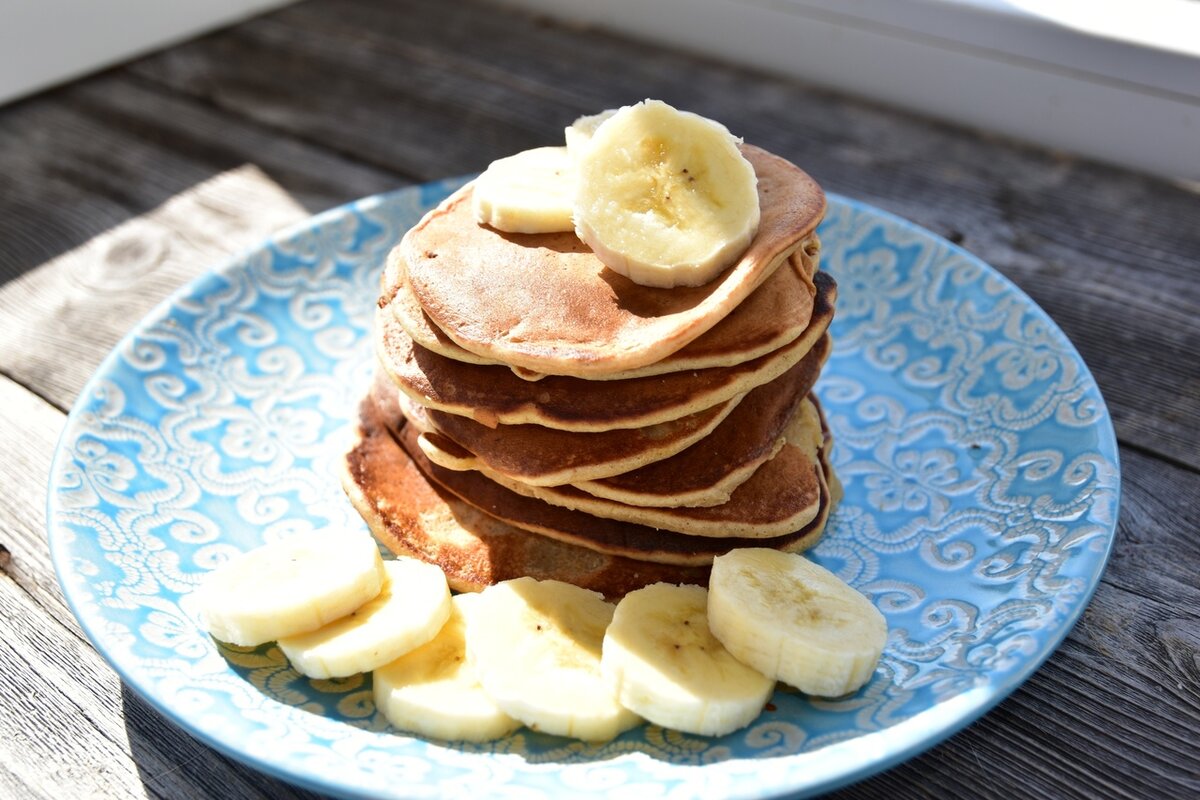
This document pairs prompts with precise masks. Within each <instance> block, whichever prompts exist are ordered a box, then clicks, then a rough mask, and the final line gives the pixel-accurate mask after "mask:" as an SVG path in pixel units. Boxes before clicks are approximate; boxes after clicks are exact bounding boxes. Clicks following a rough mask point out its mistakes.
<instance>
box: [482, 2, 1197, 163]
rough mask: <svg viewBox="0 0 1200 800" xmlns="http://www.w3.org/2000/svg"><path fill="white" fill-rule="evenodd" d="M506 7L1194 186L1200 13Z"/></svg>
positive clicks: (1024, 5) (1187, 6)
mask: <svg viewBox="0 0 1200 800" xmlns="http://www.w3.org/2000/svg"><path fill="white" fill-rule="evenodd" d="M506 2H508V3H509V4H510V5H515V6H521V7H524V8H530V9H535V10H538V11H541V12H543V13H546V14H549V15H552V16H558V17H561V18H566V19H570V20H573V21H577V22H585V23H592V24H595V25H598V26H600V27H604V28H608V29H611V30H614V31H620V32H624V33H628V34H630V35H632V36H635V37H639V38H641V39H644V40H647V41H657V42H665V43H669V44H672V45H675V46H679V47H683V48H686V49H689V50H693V51H696V52H701V53H710V54H713V55H715V56H717V57H720V58H724V59H728V60H733V61H737V62H741V63H743V64H748V65H750V66H754V67H759V68H762V69H764V70H767V71H770V72H774V73H778V74H783V75H788V76H792V77H796V78H799V79H800V80H803V81H805V82H809V83H814V84H817V85H820V86H825V87H829V88H833V89H838V90H842V91H846V92H850V93H853V94H857V95H860V96H864V97H868V98H872V99H875V100H879V101H881V102H884V103H887V104H890V105H893V106H897V107H901V108H907V109H912V110H914V111H918V112H922V113H926V114H931V115H933V116H937V117H941V118H943V119H947V120H950V121H953V122H958V123H963V124H966V125H970V126H974V127H977V128H979V129H982V130H987V131H992V132H997V133H1002V134H1006V135H1009V136H1013V137H1016V138H1019V139H1023V140H1025V141H1029V142H1034V143H1038V144H1041V145H1044V146H1049V147H1052V148H1057V149H1062V150H1066V151H1069V152H1074V153H1079V154H1082V155H1085V156H1089V157H1092V158H1096V159H1099V160H1102V161H1108V162H1111V163H1116V164H1121V165H1124V166H1129V167H1133V168H1135V169H1140V170H1144V171H1148V172H1152V173H1155V174H1158V175H1162V176H1165V177H1167V178H1170V179H1178V180H1183V181H1200V2H1196V0H603V1H601V0H506ZM637 99H640V98H637Z"/></svg>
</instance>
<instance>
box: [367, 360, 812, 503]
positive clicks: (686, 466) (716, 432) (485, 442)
mask: <svg viewBox="0 0 1200 800" xmlns="http://www.w3.org/2000/svg"><path fill="white" fill-rule="evenodd" d="M829 350H830V345H829V339H828V337H824V338H822V339H821V341H820V342H818V343H817V345H816V346H815V347H814V348H813V349H812V350H810V351H809V353H808V355H806V356H805V357H804V358H802V359H800V362H799V363H797V364H796V365H795V366H793V367H792V368H791V369H789V370H788V371H787V372H785V373H784V374H783V375H781V376H779V377H778V378H776V379H775V380H773V381H770V382H769V383H765V384H763V385H762V386H759V387H757V388H755V389H753V390H752V391H750V392H749V393H748V394H746V395H745V396H744V397H743V398H741V399H740V401H739V402H738V403H737V405H736V407H734V408H733V410H732V413H730V414H728V416H725V417H724V419H721V420H718V423H719V424H716V425H714V426H713V429H712V430H711V431H710V432H707V433H703V434H701V435H700V436H697V437H696V438H697V439H698V441H697V442H696V443H695V444H693V445H691V446H690V447H687V448H686V449H685V448H684V447H679V448H678V449H677V450H675V448H674V444H675V442H674V441H673V440H669V439H668V440H666V441H665V442H662V441H660V440H659V439H660V437H661V436H664V435H668V434H669V433H670V429H671V426H672V425H673V424H676V423H663V424H661V425H655V426H651V427H650V428H632V429H629V430H627V431H606V432H603V433H574V432H570V431H556V430H553V429H551V428H545V427H542V426H540V425H497V426H496V427H495V428H488V427H487V426H485V425H481V424H479V423H477V422H475V421H473V420H469V419H467V418H466V417H461V416H458V415H456V414H445V413H443V412H439V411H433V410H430V409H425V408H421V407H420V406H417V405H416V404H415V403H413V402H412V401H411V400H409V399H408V398H403V402H402V403H401V405H402V406H404V408H403V413H404V414H405V415H406V416H408V417H409V418H410V419H412V418H413V417H414V416H417V417H419V418H418V419H414V420H413V421H414V422H416V423H417V426H418V427H419V428H421V429H422V430H426V429H432V430H436V431H437V432H438V433H441V434H443V435H444V436H446V437H447V438H448V439H450V440H451V441H452V442H454V443H455V444H456V445H458V446H459V447H461V448H462V449H464V450H466V451H468V452H469V453H470V454H471V456H473V457H474V458H476V459H478V461H479V462H480V463H481V464H482V465H483V467H484V468H485V469H486V470H487V471H489V472H494V473H499V474H500V475H503V476H504V477H506V478H509V479H511V480H516V481H519V482H521V483H526V484H530V485H535V486H560V485H563V484H567V483H570V484H574V485H576V486H578V487H579V488H581V489H583V490H584V491H586V492H588V493H589V494H593V495H596V496H597V497H605V498H609V499H612V500H616V501H619V502H622V503H629V504H631V505H645V506H705V505H716V504H718V503H723V502H726V501H727V500H728V499H729V495H730V493H731V492H732V491H733V490H734V489H736V488H737V487H738V486H739V485H741V483H742V482H743V481H745V480H746V479H748V478H749V477H750V475H751V474H752V473H753V471H754V470H755V469H756V468H757V467H758V466H759V465H761V464H762V463H763V462H764V461H766V460H767V459H769V458H771V457H772V456H773V455H775V453H776V452H778V450H779V448H780V447H782V446H783V433H784V429H785V427H786V426H787V424H788V422H789V420H790V419H791V417H792V415H793V413H794V412H795V410H796V407H797V405H798V404H799V403H800V401H801V400H802V399H803V398H804V397H805V395H807V394H808V392H809V390H810V389H811V388H812V386H813V384H815V383H816V381H817V377H818V376H819V374H820V371H821V367H822V366H823V365H824V363H825V360H826V358H827V357H828V354H829ZM389 390H390V392H389ZM380 391H381V392H389V393H390V394H391V395H392V399H393V402H394V397H395V394H396V392H395V387H394V386H392V385H391V384H390V383H387V382H386V381H385V382H384V384H383V386H382V387H381V390H380ZM377 396H378V395H377ZM707 413H708V412H703V413H702V414H700V415H693V417H685V418H684V420H681V421H680V422H682V421H686V420H691V419H693V418H694V417H695V416H705V415H706V414H707ZM689 438H690V436H689ZM596 440H601V441H602V442H603V443H604V444H605V446H606V448H608V449H611V450H612V451H615V452H617V453H619V454H622V455H623V456H625V457H626V459H627V460H629V461H634V460H635V459H636V460H640V462H641V463H640V464H637V465H631V466H628V467H627V468H626V469H624V470H616V469H614V468H613V462H609V463H601V464H596V463H594V459H595V458H596V453H595V452H593V451H592V450H590V449H589V445H590V444H592V443H593V442H594V441H596ZM634 447H636V448H638V449H637V450H634V449H633V448H634ZM672 450H675V452H671V451H672ZM602 453H603V451H601V454H602ZM435 460H436V459H435ZM444 466H450V465H449V464H446V465H444ZM547 466H553V467H555V468H559V469H557V471H555V472H549V471H548V470H546V469H545V467H547ZM609 470H611V471H609ZM590 471H605V472H606V473H607V475H606V476H605V477H602V478H601V479H596V480H591V479H585V478H582V477H579V476H581V475H584V474H586V473H587V472H590ZM531 473H532V474H534V477H535V479H534V480H528V479H526V477H524V476H526V475H529V474H531ZM547 475H557V476H559V477H562V478H565V479H561V480H546V479H545V478H546V476H547Z"/></svg>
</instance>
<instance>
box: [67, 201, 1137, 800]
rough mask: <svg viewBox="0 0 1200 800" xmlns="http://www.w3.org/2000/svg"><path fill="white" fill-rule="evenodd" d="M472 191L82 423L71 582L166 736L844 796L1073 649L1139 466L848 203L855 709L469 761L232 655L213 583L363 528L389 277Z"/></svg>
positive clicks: (840, 212) (242, 309)
mask: <svg viewBox="0 0 1200 800" xmlns="http://www.w3.org/2000/svg"><path fill="white" fill-rule="evenodd" d="M460 182H461V181H446V182H442V183H438V184H431V185H427V186H423V187H415V188H412V189H406V190H402V191H399V192H396V193H393V194H391V195H387V196H383V197H378V198H369V199H367V200H364V201H360V202H359V203H356V204H353V205H351V206H348V207H345V208H342V209H337V210H335V211H333V212H329V213H327V214H324V215H322V216H320V217H317V218H315V219H314V220H312V221H310V222H309V223H306V224H305V225H303V226H300V227H298V228H296V229H293V230H292V231H290V232H287V233H285V234H282V235H280V236H278V237H276V238H275V239H274V240H273V241H272V242H270V243H268V244H267V245H265V246H264V247H262V248H261V249H259V250H256V251H254V252H253V253H250V254H248V255H247V256H245V257H243V258H241V259H239V260H237V261H235V262H233V263H232V264H230V265H228V266H227V267H226V268H224V269H223V270H221V271H220V272H218V273H215V274H212V275H209V276H207V277H205V278H203V279H201V280H199V281H197V282H196V283H194V284H193V285H191V286H189V287H187V288H186V289H185V290H184V291H183V292H181V293H180V294H179V295H177V296H176V297H174V298H172V299H171V300H170V301H168V302H167V303H165V304H164V305H163V306H162V307H160V308H159V309H158V310H157V311H156V312H155V313H154V314H152V315H151V316H150V317H148V318H147V320H146V321H144V322H143V323H142V324H141V325H140V326H139V327H138V329H137V330H136V331H134V333H133V334H131V335H130V337H128V338H127V339H126V340H124V341H123V342H122V343H121V345H120V346H119V347H118V348H117V349H116V350H115V351H114V353H113V354H112V355H111V356H110V357H109V359H108V360H107V361H106V362H105V363H104V365H102V367H101V368H100V370H99V372H98V373H97V376H96V377H95V378H94V379H93V381H92V382H91V383H90V384H89V385H88V387H87V388H86V389H85V391H84V392H83V394H82V396H81V397H80V399H79V401H78V403H77V404H76V407H75V409H74V410H73V411H72V413H71V416H70V418H69V421H68V424H67V429H66V431H65V433H64V437H63V441H62V443H61V445H60V449H59V452H58V454H57V457H56V461H55V468H54V470H53V474H52V477H51V489H50V497H49V505H50V513H49V529H50V540H51V546H52V550H53V554H54V557H55V563H56V566H57V568H58V572H59V576H60V579H61V581H62V583H63V586H64V590H65V592H66V595H67V597H68V600H69V601H70V603H71V605H72V607H73V609H74V610H75V613H76V614H77V616H78V617H79V619H80V621H81V622H82V624H83V626H84V627H85V629H86V630H87V632H88V634H89V635H90V636H91V638H92V640H93V641H94V642H95V643H96V645H97V647H98V648H99V649H100V651H101V652H102V653H103V654H104V655H105V656H106V657H107V658H108V659H109V660H110V661H111V662H112V663H113V665H114V666H115V668H116V669H117V670H118V672H120V674H121V675H122V676H123V677H124V679H125V680H126V681H127V682H129V683H130V684H131V685H132V686H134V687H135V688H136V689H137V690H138V691H139V692H141V693H142V694H143V695H144V696H146V697H147V698H149V700H150V701H151V702H152V703H153V704H154V705H155V706H157V707H158V708H159V709H160V710H161V711H162V712H163V713H165V714H166V715H167V716H169V717H171V718H172V719H174V720H175V721H177V722H178V723H179V724H181V725H183V726H184V727H185V728H186V729H188V730H190V731H191V732H193V733H194V734H196V735H198V736H199V737H201V738H202V739H204V740H206V741H207V742H209V743H210V744H213V745H214V746H216V747H218V748H220V749H222V750H224V751H226V752H228V753H230V754H232V755H234V756H236V757H238V758H241V759H243V760H246V761H248V762H249V763H251V764H254V765H256V766H258V767H259V768H262V769H264V770H267V771H270V772H273V773H276V774H278V775H281V776H283V777H286V778H288V779H290V780H293V781H296V782H298V783H302V784H306V785H308V786H311V787H314V788H317V789H320V790H323V791H328V792H334V793H338V794H344V795H353V796H367V795H373V796H396V795H399V794H404V795H406V796H407V795H412V794H417V795H429V796H442V795H447V794H449V795H455V796H457V795H467V794H476V793H479V792H484V791H486V792H488V793H496V792H500V793H502V794H506V795H512V796H520V797H549V796H552V795H555V794H558V793H560V792H561V791H563V790H569V791H571V792H572V793H574V794H581V795H582V794H593V795H602V794H607V793H610V792H617V791H620V792H622V793H624V792H636V791H639V790H641V791H644V792H646V793H650V794H661V795H672V794H686V795H689V796H692V795H702V796H712V797H732V796H753V795H760V794H761V795H771V794H776V793H780V792H810V791H818V790H821V789H825V788H829V787H831V786H833V785H837V784H839V783H843V782H845V781H847V780H851V779H853V778H857V777H862V776H864V775H866V774H869V773H871V772H873V771H876V770H878V769H881V768H883V767H885V766H887V765H888V764H890V763H894V762H895V761H896V760H898V759H900V758H902V757H904V756H905V755H907V754H911V753H912V752H915V751H917V750H918V749H920V748H922V747H925V746H928V745H930V744H932V743H934V742H936V741H938V740H939V739H941V738H944V737H945V736H947V735H949V734H950V733H951V732H953V731H954V730H956V729H957V728H959V727H961V726H962V725H964V724H966V723H967V722H969V721H971V719H973V718H974V717H975V716H977V715H978V714H980V713H982V712H983V711H984V710H986V708H988V707H990V706H991V705H992V704H994V703H995V702H997V701H998V700H999V699H1000V698H1002V697H1003V696H1004V695H1005V694H1007V693H1008V692H1009V691H1011V690H1012V689H1013V688H1014V687H1015V686H1016V685H1017V684H1018V683H1019V682H1020V681H1021V680H1023V679H1024V678H1025V677H1027V676H1028V674H1029V673H1030V672H1032V670H1033V669H1034V668H1036V666H1037V665H1038V664H1039V663H1040V662H1041V660H1043V659H1044V658H1045V657H1046V656H1047V655H1048V654H1049V653H1050V652H1051V651H1052V650H1053V649H1054V647H1056V646H1057V644H1058V642H1059V641H1060V640H1061V638H1062V637H1063V636H1064V635H1065V633H1066V631H1067V630H1068V628H1069V627H1070V625H1071V623H1072V622H1073V621H1074V619H1075V618H1076V617H1077V616H1078V614H1079V613H1080V612H1081V610H1082V608H1083V606H1084V604H1085V603H1086V601H1087V599H1088V597H1089V596H1090V594H1091V591H1092V589H1093V588H1094V587H1095V585H1096V582H1097V581H1098V580H1099V576H1100V573H1101V571H1102V569H1103V566H1104V562H1105V559H1106V557H1107V552H1108V548H1109V545H1110V543H1111V539H1112V535H1113V529H1114V526H1115V517H1116V511H1117V498H1118V491H1119V486H1118V484H1119V470H1118V466H1117V460H1116V446H1115V441H1114V438H1113V434H1112V427H1111V423H1110V421H1109V419H1108V415H1107V412H1106V410H1105V407H1104V403H1103V400H1102V399H1101V397H1100V395H1099V392H1098V391H1097V389H1096V386H1095V384H1094V382H1093V381H1092V378H1091V376H1090V374H1089V373H1088V371H1087V369H1086V367H1085V366H1084V365H1083V363H1082V362H1081V361H1080V359H1079V357H1078V355H1077V354H1076V353H1075V351H1074V349H1073V348H1072V347H1071V346H1070V344H1069V343H1068V342H1067V341H1066V339H1065V337H1064V336H1063V335H1062V333H1061V332H1060V331H1059V330H1058V329H1057V328H1056V327H1055V326H1054V325H1053V323H1052V322H1050V321H1049V319H1048V318H1047V317H1046V316H1045V314H1044V313H1043V312H1042V311H1041V310H1040V309H1038V308H1037V307H1036V306H1035V305H1034V304H1033V303H1032V302H1031V301H1030V300H1029V299H1028V298H1026V297H1025V296H1024V295H1023V294H1021V293H1020V292H1019V291H1018V290H1016V289H1015V288H1014V287H1013V286H1012V285H1011V284H1009V283H1008V282H1007V281H1005V280H1004V279H1003V278H1001V277H1000V276H998V275H997V274H996V273H995V272H994V271H993V270H991V269H990V268H989V267H987V266H986V265H985V264H983V263H981V262H980V261H978V260H977V259H975V258H973V257H971V256H970V255H968V254H966V253H964V252H963V251H961V250H959V249H958V248H955V247H953V246H951V245H949V244H948V243H946V242H943V241H941V240H940V239H937V238H936V237H933V236H932V235H930V234H928V233H927V232H924V231H922V230H920V229H918V228H915V227H914V226H911V225H909V224H908V223H905V222H903V221H901V220H897V219H895V218H892V217H890V216H888V215H885V214H883V213H881V212H879V211H877V210H875V209H871V208H869V207H866V206H862V205H860V204H856V203H854V202H852V201H848V200H844V199H840V198H831V203H830V213H829V215H828V217H827V219H826V221H825V222H824V223H823V225H822V227H821V237H822V241H823V244H824V247H823V254H822V261H823V264H824V266H825V268H826V269H828V270H829V271H830V273H831V274H833V275H834V276H835V277H836V278H837V279H838V282H839V287H840V297H839V301H838V310H837V317H836V319H835V323H834V328H833V334H834V337H835V349H834V353H833V355H832V357H831V358H830V361H829V364H828V366H827V368H826V370H825V374H824V376H823V377H822V380H821V383H820V384H819V387H818V390H819V392H820V395H821V397H822V399H823V401H824V403H825V407H826V410H827V414H828V417H829V421H830V424H831V427H832V429H833V432H834V436H835V440H836V448H835V450H834V461H835V464H836V466H837V469H838V472H839V474H840V476H841V477H842V480H843V481H844V482H845V488H846V498H845V500H844V502H843V504H842V505H841V506H840V507H839V509H838V511H837V513H836V514H835V515H834V517H833V518H832V520H831V523H830V530H829V532H828V533H827V535H826V536H825V538H824V539H823V540H822V541H821V543H820V545H819V546H818V547H817V549H816V552H815V554H814V557H815V558H816V559H817V560H818V561H820V562H822V563H824V564H825V565H826V566H829V567H830V568H831V569H834V570H835V571H836V572H838V573H839V574H840V575H841V576H842V577H843V578H845V579H846V580H848V581H849V582H851V583H852V584H854V585H855V586H858V587H859V588H860V589H861V590H862V591H864V592H866V593H867V594H868V595H870V596H871V597H872V598H873V599H874V600H875V602H876V603H877V604H878V605H879V607H880V608H881V610H882V611H883V612H884V614H885V615H886V616H887V619H888V623H889V625H890V629H891V631H890V636H889V640H888V645H887V649H886V652H885V653H884V656H883V659H882V661H881V663H880V666H879V669H878V671H877V672H876V674H875V677H874V679H873V680H872V681H871V682H870V683H869V684H868V685H867V686H866V687H864V688H863V689H862V690H861V691H860V692H858V693H857V694H855V695H853V696H851V697H847V698H842V699H838V700H820V701H818V700H809V699H806V698H803V697H801V696H800V695H797V694H795V693H792V692H788V691H782V690H781V691H779V692H777V693H776V696H775V697H774V699H773V701H772V707H771V708H770V709H769V710H768V711H767V712H765V713H764V714H763V715H762V716H761V717H760V719H759V720H758V721H757V722H756V723H755V724H753V725H751V726H750V727H749V728H748V729H746V730H743V731H740V732H738V733H735V734H732V735H730V736H726V737H723V738H719V739H706V738H700V737H694V736H688V735H684V734H679V733H677V732H673V731H664V730H661V729H659V728H656V727H646V726H643V727H641V728H638V729H635V730H634V731H631V732H630V733H628V734H626V735H624V736H622V737H620V738H619V739H617V740H616V741H614V742H611V743H608V744H604V745H592V744H585V743H581V742H572V741H566V740H563V739H557V738H554V737H549V736H544V735H541V734H536V733H532V732H529V731H526V730H521V731H519V732H517V733H516V734H514V735H513V736H511V737H509V738H508V739H505V740H503V741H500V742H496V743H494V744H490V745H486V746H478V745H469V746H463V745H449V744H445V743H440V742H427V741H422V740H419V739H412V738H409V737H405V736H402V735H399V734H396V733H395V732H392V731H390V730H389V729H388V728H387V725H386V723H385V721H384V720H383V719H382V717H381V715H379V714H378V713H376V712H375V710H374V708H373V706H372V704H371V699H370V678H369V677H363V676H356V677H353V678H349V679H345V680H339V681H312V680H307V679H305V678H303V677H301V676H299V675H298V674H297V673H295V672H294V671H293V670H291V669H290V667H289V666H288V664H287V662H286V660H285V659H284V657H283V656H282V654H281V653H280V651H279V650H278V648H277V647H275V646H273V645H268V646H264V647H261V648H257V649H251V650H247V649H240V648H222V649H218V647H217V646H216V645H215V643H214V642H213V641H212V640H211V639H210V638H209V637H207V636H205V635H204V634H202V633H201V632H200V630H199V628H198V627H197V624H196V623H197V613H196V609H195V608H194V607H193V606H192V603H191V602H190V597H189V594H188V593H189V592H190V591H191V589H192V588H193V587H194V586H195V585H196V582H197V580H198V579H199V577H200V576H201V575H203V574H204V573H205V572H207V571H208V570H211V569H213V568H214V567H215V566H217V565H218V564H219V563H221V562H222V561H223V560H225V559H226V558H228V557H229V556H230V555H232V554H233V553H235V552H239V551H242V550H246V549H249V548H250V547H253V546H255V545H257V544H259V543H261V542H263V541H266V540H271V539H276V538H279V537H284V536H288V535H290V534H292V533H295V532H297V531H300V530H306V529H312V528H318V527H320V526H323V525H329V524H332V525H354V526H361V524H362V523H361V520H359V519H358V517H357V516H356V515H355V514H354V512H353V510H352V509H351V508H350V506H349V504H348V503H347V502H346V500H345V498H344V497H343V495H342V493H341V489H340V488H339V486H338V482H337V480H336V477H335V475H336V461H337V459H338V458H339V456H340V451H341V442H342V441H343V440H342V438H341V437H342V436H343V435H344V427H345V425H346V423H347V422H348V421H349V420H350V419H351V418H352V415H353V411H354V409H355V406H356V403H357V400H358V397H359V396H360V394H361V393H362V392H363V391H364V389H365V387H366V385H367V383H368V380H369V377H370V373H371V370H372V367H373V358H372V355H371V348H370V338H369V336H368V330H369V325H370V320H371V315H372V311H373V309H374V301H375V296H376V292H377V281H378V275H379V269H380V267H381V264H382V261H383V256H384V254H385V253H386V251H387V250H388V248H389V247H391V246H392V244H393V243H394V242H396V241H398V240H399V238H400V236H401V235H402V234H403V232H404V231H405V230H406V229H407V228H408V227H409V226H410V225H411V224H412V223H413V222H415V221H416V220H417V219H418V218H419V217H420V215H421V214H422V213H423V212H424V211H425V210H426V209H428V208H429V207H431V206H432V205H433V204H435V203H436V202H437V201H438V200H439V199H440V198H441V197H443V196H445V195H446V194H447V193H449V192H450V191H451V190H452V189H453V188H456V186H457V185H458V184H459V183H460ZM818 751H820V752H819V753H818ZM697 765H703V769H695V768H693V767H695V766H697Z"/></svg>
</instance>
